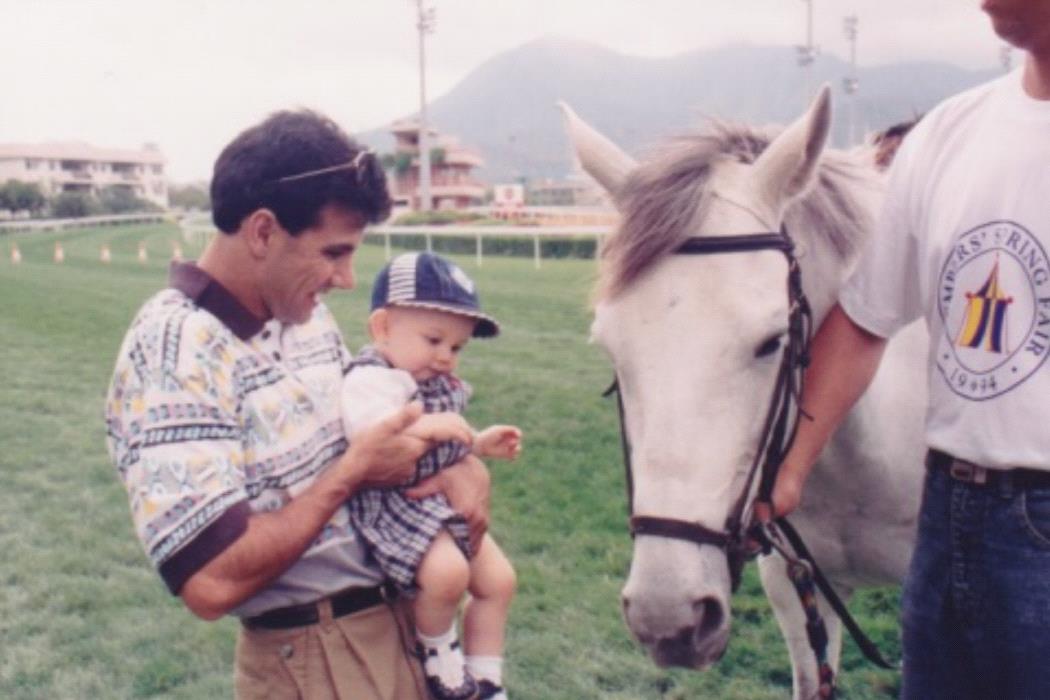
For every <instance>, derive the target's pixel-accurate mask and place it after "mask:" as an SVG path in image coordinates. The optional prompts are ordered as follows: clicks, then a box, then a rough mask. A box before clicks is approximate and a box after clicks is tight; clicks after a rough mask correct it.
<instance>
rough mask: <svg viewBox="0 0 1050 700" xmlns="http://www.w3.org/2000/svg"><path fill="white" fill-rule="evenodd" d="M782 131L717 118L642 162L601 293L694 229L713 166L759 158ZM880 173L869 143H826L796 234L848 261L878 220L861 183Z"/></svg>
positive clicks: (627, 280)
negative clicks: (849, 147) (847, 146)
mask: <svg viewBox="0 0 1050 700" xmlns="http://www.w3.org/2000/svg"><path fill="white" fill-rule="evenodd" d="M778 131H779V129H777V130H772V131H771V130H769V129H754V128H751V127H748V126H744V125H736V124H729V123H725V122H717V121H712V122H710V123H709V124H708V126H707V128H706V129H704V130H702V131H699V132H695V133H692V134H685V135H682V136H679V137H677V138H674V139H672V140H671V141H669V142H668V143H666V144H664V145H663V146H662V147H661V148H660V149H659V150H658V151H655V152H654V153H653V154H652V156H651V157H650V158H648V159H646V160H645V161H644V162H642V163H641V164H640V165H639V166H638V167H637V168H635V169H634V170H633V171H632V172H631V174H630V175H629V176H628V178H627V180H626V181H625V182H624V185H623V187H622V188H621V189H620V191H619V192H618V193H617V197H616V199H617V204H618V205H619V208H620V211H621V214H622V216H621V221H620V226H619V229H618V230H617V232H616V234H615V235H614V236H611V237H610V238H609V240H608V241H607V242H606V244H605V245H604V246H603V249H602V253H601V271H600V273H599V281H598V288H597V290H596V298H597V299H603V298H609V297H612V296H615V295H617V294H619V293H620V292H622V291H623V290H624V289H625V288H627V287H628V286H629V285H630V284H631V283H632V282H634V281H635V280H636V279H637V278H638V277H639V276H640V275H641V274H642V273H643V272H644V271H646V270H647V269H648V268H649V267H650V266H651V265H652V264H653V263H654V262H656V261H657V260H659V259H661V258H662V257H663V256H665V255H667V254H669V253H670V252H671V251H672V250H674V249H675V248H676V247H678V245H679V244H680V243H681V242H682V241H683V240H684V239H685V238H687V237H689V236H691V235H694V234H695V232H694V231H691V230H689V227H690V225H691V224H692V223H693V222H694V221H696V220H697V217H698V216H701V217H702V216H704V214H705V212H706V209H707V208H708V207H709V206H710V195H709V194H708V193H707V192H706V190H707V187H706V186H707V182H708V180H709V178H710V176H711V172H712V169H713V168H714V167H715V166H716V165H717V164H718V163H719V162H720V161H721V162H724V161H725V159H732V160H736V161H738V162H741V163H753V162H754V161H755V159H756V158H758V156H759V155H760V154H761V153H762V151H764V150H765V149H766V147H767V146H768V145H769V144H770V143H771V142H772V140H773V138H774V137H775V136H776V133H777V132H778ZM877 177H878V176H877V173H876V171H875V170H874V168H873V166H872V158H871V154H870V152H869V150H868V149H855V150H853V151H839V150H833V149H827V150H825V152H824V154H823V155H822V156H821V162H820V165H819V166H818V170H817V175H816V181H815V183H814V185H813V186H812V187H811V188H810V190H809V192H808V193H806V194H805V195H804V196H803V197H802V198H801V199H800V200H798V201H796V202H794V203H793V204H792V205H791V206H790V207H789V208H788V210H787V212H786V213H785V217H784V224H785V226H786V227H787V229H788V231H789V232H791V233H792V234H793V235H795V237H796V239H797V238H799V237H802V236H813V237H814V238H815V240H814V241H813V242H815V243H816V244H817V245H820V242H821V241H822V242H824V243H825V244H826V245H828V246H830V248H831V249H832V250H833V251H834V252H835V253H836V254H837V256H838V257H839V258H840V259H841V260H842V261H843V262H845V261H847V260H849V259H851V256H853V255H854V254H855V253H856V251H857V250H858V248H859V246H860V244H861V243H862V242H863V240H864V239H865V237H866V235H867V233H868V231H870V230H871V225H872V212H871V211H870V210H869V207H867V206H865V204H864V203H863V200H862V198H861V197H860V196H859V195H860V192H859V191H858V190H862V189H864V188H866V187H871V186H873V185H874V184H875V181H876V179H877Z"/></svg>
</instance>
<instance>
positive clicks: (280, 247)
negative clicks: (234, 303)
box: [260, 206, 365, 323]
mask: <svg viewBox="0 0 1050 700" xmlns="http://www.w3.org/2000/svg"><path fill="white" fill-rule="evenodd" d="M364 224H365V222H364V219H363V218H362V217H361V216H360V215H359V214H357V213H356V212H353V211H349V210H347V209H343V208H341V207H334V206H327V207H325V208H324V209H322V210H321V216H320V217H319V222H318V225H317V226H314V227H313V228H309V229H306V230H305V231H303V232H301V233H300V234H299V235H298V236H292V235H290V234H289V233H288V232H287V231H285V230H284V229H281V228H280V227H278V229H279V230H278V231H277V232H276V233H275V234H274V236H276V238H275V239H274V240H273V244H272V246H271V249H270V250H269V253H268V255H267V258H266V263H265V266H264V270H263V278H262V280H261V283H260V287H261V289H262V295H263V303H264V304H265V305H266V308H267V310H268V311H269V312H270V315H271V316H273V317H274V318H276V319H277V320H278V321H281V322H283V323H305V322H306V321H308V320H309V319H310V316H311V314H312V313H313V310H314V307H315V306H317V304H318V303H319V302H320V298H321V295H322V294H324V293H326V292H327V291H328V290H330V289H332V288H333V287H335V288H339V289H351V288H352V287H353V286H354V271H353V256H354V251H355V250H356V249H357V246H358V245H360V243H361V237H362V235H363V231H364Z"/></svg>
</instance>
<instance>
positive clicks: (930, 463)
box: [926, 450, 1050, 489]
mask: <svg viewBox="0 0 1050 700" xmlns="http://www.w3.org/2000/svg"><path fill="white" fill-rule="evenodd" d="M926 468H927V469H931V470H936V471H941V472H944V473H945V474H947V475H948V476H950V477H952V478H953V479H955V480H956V481H962V482H965V483H967V484H974V485H977V486H993V487H998V486H1002V485H1005V484H1006V483H1009V484H1010V485H1011V486H1012V487H1013V488H1019V489H1026V488H1050V472H1047V471H1043V470H1042V469H1024V468H1017V469H989V468H987V467H982V466H980V465H979V464H974V463H973V462H967V461H966V460H964V459H958V458H956V457H952V456H951V455H950V454H948V453H947V452H941V451H940V450H930V451H929V452H928V453H927V454H926Z"/></svg>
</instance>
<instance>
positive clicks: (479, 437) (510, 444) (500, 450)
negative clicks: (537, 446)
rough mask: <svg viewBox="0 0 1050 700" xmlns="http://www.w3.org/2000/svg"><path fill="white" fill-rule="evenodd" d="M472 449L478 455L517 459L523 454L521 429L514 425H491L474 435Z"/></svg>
mask: <svg viewBox="0 0 1050 700" xmlns="http://www.w3.org/2000/svg"><path fill="white" fill-rule="evenodd" d="M471 451H472V452H473V453H474V455H475V456H477V457H489V458H492V459H511V460H513V459H517V458H518V455H520V454H521V430H520V429H518V428H516V427H515V426H513V425H490V426H489V427H487V428H485V429H484V430H482V431H481V432H479V433H478V434H476V435H475V436H474V444H473V445H472V448H471Z"/></svg>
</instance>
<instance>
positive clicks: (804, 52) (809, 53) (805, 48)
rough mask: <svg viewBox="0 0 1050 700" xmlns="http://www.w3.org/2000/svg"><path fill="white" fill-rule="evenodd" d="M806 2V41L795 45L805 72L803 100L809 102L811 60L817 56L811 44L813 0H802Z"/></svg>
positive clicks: (800, 64)
mask: <svg viewBox="0 0 1050 700" xmlns="http://www.w3.org/2000/svg"><path fill="white" fill-rule="evenodd" d="M802 2H804V3H806V43H805V44H799V45H797V46H795V51H796V52H797V58H798V65H799V66H800V67H801V68H802V70H804V71H806V72H805V81H804V84H805V87H804V90H805V95H804V96H803V97H804V100H805V102H806V103H808V102H809V100H810V97H811V96H812V94H813V86H812V84H811V83H812V78H813V76H812V72H813V69H812V67H811V66H812V65H813V61H814V60H816V57H817V47H816V46H814V45H813V0H802Z"/></svg>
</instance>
